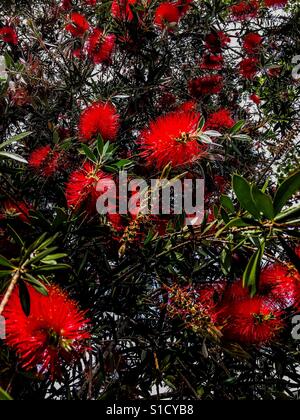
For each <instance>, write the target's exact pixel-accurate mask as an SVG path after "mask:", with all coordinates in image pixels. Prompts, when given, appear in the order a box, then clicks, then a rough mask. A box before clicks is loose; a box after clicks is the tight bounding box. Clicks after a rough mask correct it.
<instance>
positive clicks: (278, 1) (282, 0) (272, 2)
mask: <svg viewBox="0 0 300 420" xmlns="http://www.w3.org/2000/svg"><path fill="white" fill-rule="evenodd" d="M288 1H289V0H264V2H265V6H267V7H283V6H286V5H287V4H288Z"/></svg>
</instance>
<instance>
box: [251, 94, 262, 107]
mask: <svg viewBox="0 0 300 420" xmlns="http://www.w3.org/2000/svg"><path fill="white" fill-rule="evenodd" d="M250 99H251V101H252V102H254V103H255V104H256V105H260V103H261V98H260V97H259V96H258V95H256V94H255V93H252V95H250Z"/></svg>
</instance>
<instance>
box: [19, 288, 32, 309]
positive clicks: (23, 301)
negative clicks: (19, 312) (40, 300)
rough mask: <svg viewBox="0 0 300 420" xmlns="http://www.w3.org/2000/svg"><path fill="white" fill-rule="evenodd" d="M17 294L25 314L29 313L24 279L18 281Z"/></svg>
mask: <svg viewBox="0 0 300 420" xmlns="http://www.w3.org/2000/svg"><path fill="white" fill-rule="evenodd" d="M19 296H20V301H21V305H22V309H23V311H24V314H25V315H26V316H29V315H30V295H29V292H28V289H27V286H26V284H25V283H24V281H20V282H19Z"/></svg>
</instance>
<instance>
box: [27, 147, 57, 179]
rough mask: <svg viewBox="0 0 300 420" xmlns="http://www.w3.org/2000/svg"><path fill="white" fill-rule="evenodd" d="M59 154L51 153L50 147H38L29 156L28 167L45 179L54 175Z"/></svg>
mask: <svg viewBox="0 0 300 420" xmlns="http://www.w3.org/2000/svg"><path fill="white" fill-rule="evenodd" d="M60 157H61V154H60V153H59V152H56V151H53V150H52V149H51V146H45V147H40V148H38V149H36V150H34V151H33V152H32V153H31V155H30V156H29V160H28V161H29V166H30V167H31V168H33V169H34V170H36V171H37V172H39V173H40V174H42V175H43V176H45V177H50V176H52V175H54V174H55V172H56V170H57V168H58V163H59V159H60Z"/></svg>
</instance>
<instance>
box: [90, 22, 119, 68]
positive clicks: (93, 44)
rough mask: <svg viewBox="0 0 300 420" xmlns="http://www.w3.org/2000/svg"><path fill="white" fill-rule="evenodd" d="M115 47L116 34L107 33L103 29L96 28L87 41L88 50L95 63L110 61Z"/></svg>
mask: <svg viewBox="0 0 300 420" xmlns="http://www.w3.org/2000/svg"><path fill="white" fill-rule="evenodd" d="M114 47H115V36H114V35H105V34H104V32H103V31H102V30H101V29H98V28H97V29H95V30H94V31H93V33H92V35H90V37H89V39H88V42H87V52H88V55H89V57H90V58H91V59H92V60H93V61H94V63H95V64H100V63H103V62H105V61H108V60H109V59H110V57H111V55H112V52H113V49H114Z"/></svg>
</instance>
